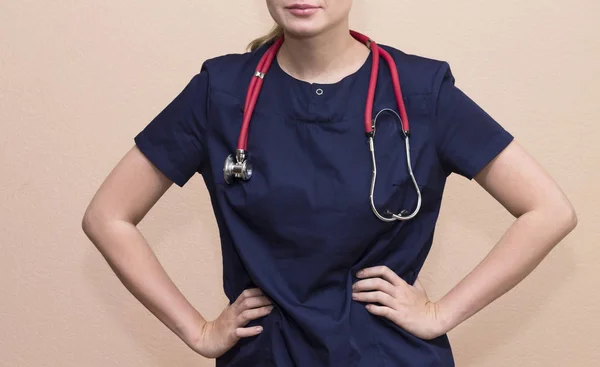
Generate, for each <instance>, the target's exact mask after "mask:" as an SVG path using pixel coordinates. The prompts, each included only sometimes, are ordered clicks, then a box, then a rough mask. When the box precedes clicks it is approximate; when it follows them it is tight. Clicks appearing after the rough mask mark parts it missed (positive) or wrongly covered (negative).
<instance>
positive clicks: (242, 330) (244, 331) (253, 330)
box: [235, 326, 263, 338]
mask: <svg viewBox="0 0 600 367" xmlns="http://www.w3.org/2000/svg"><path fill="white" fill-rule="evenodd" d="M262 331H263V328H262V326H254V327H239V328H237V329H235V336H237V337H238V338H248V337H251V336H255V335H258V334H260V333H262Z"/></svg>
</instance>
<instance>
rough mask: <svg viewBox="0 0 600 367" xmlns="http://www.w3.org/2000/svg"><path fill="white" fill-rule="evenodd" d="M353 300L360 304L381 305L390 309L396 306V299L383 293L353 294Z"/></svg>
mask: <svg viewBox="0 0 600 367" xmlns="http://www.w3.org/2000/svg"><path fill="white" fill-rule="evenodd" d="M352 299H354V300H355V301H360V302H368V303H379V304H381V305H385V306H388V307H392V306H393V305H394V298H393V297H392V296H390V295H389V294H387V293H384V292H381V291H375V292H360V293H352Z"/></svg>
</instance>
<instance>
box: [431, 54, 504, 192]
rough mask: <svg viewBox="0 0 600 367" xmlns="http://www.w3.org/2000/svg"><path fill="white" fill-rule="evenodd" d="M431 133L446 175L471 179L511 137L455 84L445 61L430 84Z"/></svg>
mask: <svg viewBox="0 0 600 367" xmlns="http://www.w3.org/2000/svg"><path fill="white" fill-rule="evenodd" d="M433 91H434V92H433V94H432V96H433V101H434V103H435V123H434V136H435V140H436V148H437V151H438V155H439V159H440V162H441V164H442V166H443V168H444V170H445V171H446V172H447V174H451V173H457V174H459V175H461V176H464V177H466V178H468V179H469V180H471V179H473V177H475V175H476V174H477V173H478V172H479V171H481V170H482V169H483V168H484V167H485V166H486V165H487V164H488V163H489V162H490V161H492V160H493V159H494V158H495V157H496V156H497V155H498V154H500V152H501V151H502V150H504V148H506V146H507V145H508V144H509V143H510V142H511V141H512V140H513V136H512V135H511V134H510V133H509V132H508V131H506V130H505V129H504V128H503V127H502V126H501V125H500V124H499V123H498V122H497V121H496V120H494V119H493V118H492V117H491V116H490V115H489V114H488V113H486V112H485V111H484V110H483V109H482V108H481V107H480V106H479V105H477V103H475V102H474V101H473V100H472V99H471V98H469V97H468V96H467V95H466V94H465V93H463V92H462V91H461V90H460V89H459V88H457V87H456V86H455V79H454V76H453V75H452V71H451V70H450V66H449V65H448V63H446V62H443V63H442V65H441V67H440V68H439V69H438V71H437V73H436V76H435V79H434V86H433Z"/></svg>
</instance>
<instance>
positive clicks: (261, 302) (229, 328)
mask: <svg viewBox="0 0 600 367" xmlns="http://www.w3.org/2000/svg"><path fill="white" fill-rule="evenodd" d="M272 309H273V306H272V303H271V300H270V299H268V298H267V297H266V296H265V295H264V293H263V292H262V290H260V289H259V288H250V289H246V290H245V291H243V292H242V294H240V296H239V297H238V298H237V299H236V300H235V302H234V303H233V304H230V305H227V307H225V309H224V310H223V312H221V314H220V315H219V317H217V319H216V320H214V321H208V322H206V323H205V324H204V326H203V327H202V329H201V330H200V337H199V339H198V341H197V342H196V343H195V345H192V346H191V347H192V349H194V350H195V351H196V352H197V353H199V354H200V355H202V356H204V357H206V358H217V357H220V356H221V355H223V354H225V352H227V351H228V350H229V349H231V348H232V347H233V346H234V345H235V344H236V343H237V342H238V341H239V340H240V339H241V338H248V337H252V336H255V335H258V334H260V333H261V332H262V327H261V326H254V327H244V326H246V325H247V324H248V323H249V322H250V321H251V320H255V319H258V318H261V317H263V316H266V315H268V314H269V313H270V312H271V310H272Z"/></svg>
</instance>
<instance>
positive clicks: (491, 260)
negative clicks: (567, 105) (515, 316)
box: [353, 141, 577, 339]
mask: <svg viewBox="0 0 600 367" xmlns="http://www.w3.org/2000/svg"><path fill="white" fill-rule="evenodd" d="M474 178H475V180H476V181H477V182H478V183H479V184H480V185H481V186H482V187H483V188H484V189H485V190H486V191H488V192H489V193H490V194H491V195H492V196H493V197H494V198H496V199H497V200H498V201H499V202H500V203H501V204H502V205H503V206H504V207H505V208H506V209H507V210H508V211H509V212H510V213H512V214H513V215H514V216H515V217H516V218H517V220H516V221H515V222H514V223H513V224H512V225H511V226H510V227H509V228H508V230H507V231H506V233H505V234H504V235H503V236H502V238H501V239H500V241H498V243H497V244H496V245H495V246H494V248H493V249H492V250H491V251H490V253H489V254H488V255H487V256H486V257H485V258H484V259H483V260H482V261H481V262H480V263H479V264H478V265H477V266H476V267H475V268H474V269H473V270H472V271H471V272H470V273H469V274H468V275H467V276H465V277H464V278H463V279H462V280H461V281H460V282H459V283H458V284H457V285H456V286H455V287H454V288H453V289H452V290H451V291H450V292H448V293H447V294H446V295H445V296H443V297H442V298H441V299H440V300H439V301H437V302H432V301H430V300H429V298H428V297H427V294H426V292H425V289H423V287H422V285H421V283H420V282H419V280H418V279H417V280H416V281H415V285H414V286H413V285H410V284H408V283H406V282H405V281H404V280H403V279H402V278H400V277H399V276H398V275H397V274H395V273H394V272H393V271H392V270H390V269H389V268H387V267H385V266H378V267H373V268H368V269H363V270H362V271H360V272H359V273H357V277H358V278H361V280H359V281H358V282H356V283H355V284H354V286H353V298H354V299H355V300H356V301H361V302H366V303H368V304H367V306H366V307H367V309H368V310H369V312H371V313H373V314H374V315H378V316H382V317H385V318H387V319H389V320H391V321H393V322H394V323H396V324H397V325H398V326H400V327H402V328H404V329H406V330H407V331H409V332H411V333H412V334H414V335H416V336H418V337H420V338H423V339H432V338H435V337H437V336H440V335H442V334H445V333H447V332H448V331H450V330H452V329H453V328H454V327H456V326H457V325H459V324H460V323H462V322H463V321H465V320H466V319H468V318H469V317H471V316H473V315H474V314H475V313H477V312H478V311H480V310H481V309H483V308H484V307H485V306H487V305H488V304H490V303H491V302H492V301H494V300H495V299H497V298H499V297H500V296H501V295H503V294H504V293H506V292H508V291H509V290H510V289H512V288H513V287H514V286H515V285H517V284H518V283H519V282H520V281H521V280H523V279H524V278H525V277H526V276H527V275H528V274H529V273H531V272H532V271H533V269H535V267H536V266H537V265H538V264H539V263H540V262H541V261H542V260H543V259H544V257H545V256H546V255H547V254H548V253H549V252H550V251H551V250H552V249H553V248H554V246H556V245H557V244H558V243H559V242H560V241H561V240H562V239H563V238H564V237H565V236H566V235H567V234H568V233H569V232H571V231H572V230H573V229H574V228H575V226H576V225H577V216H576V214H575V210H574V209H573V206H572V205H571V203H570V202H569V200H568V199H567V197H566V196H565V194H564V193H563V192H562V190H561V189H560V188H559V187H558V185H557V184H556V182H554V180H553V179H552V178H551V177H550V176H549V175H548V173H547V172H546V171H545V170H544V169H543V168H542V167H541V166H540V165H539V164H538V163H537V162H536V161H535V160H534V159H533V158H532V157H531V156H530V155H529V154H528V153H527V152H526V151H525V150H524V149H523V148H522V147H521V146H520V145H519V144H518V143H516V142H515V141H512V142H511V143H510V144H509V145H508V146H507V147H506V148H505V149H504V150H503V151H502V152H501V153H500V154H499V155H498V156H497V157H496V158H494V159H493V160H492V161H491V162H490V163H488V164H487V165H486V166H485V167H484V168H483V169H482V170H481V171H480V172H479V173H478V174H477V175H476V176H475V177H474ZM377 303H378V304H379V305H377Z"/></svg>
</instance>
